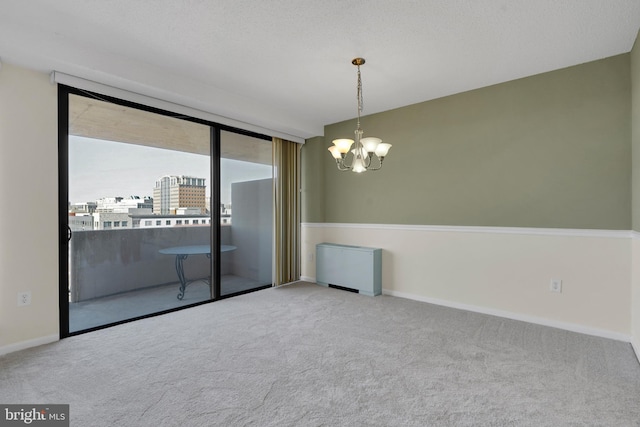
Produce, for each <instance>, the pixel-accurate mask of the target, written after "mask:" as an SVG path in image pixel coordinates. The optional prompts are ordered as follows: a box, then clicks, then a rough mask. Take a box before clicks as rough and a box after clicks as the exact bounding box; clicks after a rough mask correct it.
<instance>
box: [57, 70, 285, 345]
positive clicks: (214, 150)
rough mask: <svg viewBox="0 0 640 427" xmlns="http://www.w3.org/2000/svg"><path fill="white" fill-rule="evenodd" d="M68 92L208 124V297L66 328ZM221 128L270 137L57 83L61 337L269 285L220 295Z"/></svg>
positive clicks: (67, 310) (67, 278) (213, 300)
mask: <svg viewBox="0 0 640 427" xmlns="http://www.w3.org/2000/svg"><path fill="white" fill-rule="evenodd" d="M69 95H78V96H84V97H89V98H94V99H98V100H101V101H105V102H110V103H113V104H116V105H122V106H125V107H128V108H135V109H138V110H142V111H146V112H150V113H155V114H159V115H162V116H167V117H171V118H175V119H181V120H186V121H190V122H194V123H198V124H201V125H205V126H208V127H209V128H210V161H211V167H210V177H209V179H210V182H211V206H210V207H209V209H210V213H211V227H210V230H211V236H210V239H211V244H212V246H213V248H214V249H213V250H212V252H211V266H210V268H211V276H212V277H211V279H212V280H211V282H212V283H211V299H210V300H207V301H201V302H197V303H193V304H189V305H185V306H182V307H176V308H171V309H168V310H163V311H159V312H156V313H151V314H145V315H142V316H137V317H134V318H131V319H125V320H121V321H117V322H114V323H109V324H105V325H101V326H97V327H92V328H88V329H83V330H81V331H74V332H70V331H69V291H68V289H69V237H68V236H69V233H70V228H69V216H68V202H69ZM221 131H228V132H233V133H237V134H241V135H246V136H249V137H252V138H257V139H262V140H265V141H271V140H272V138H271V137H270V136H267V135H263V134H259V133H256V132H252V131H247V130H244V129H239V128H236V127H232V126H228V125H222V124H219V123H214V122H210V121H208V120H203V119H199V118H196V117H191V116H186V115H184V114H179V113H174V112H171V111H168V110H163V109H159V108H155V107H151V106H147V105H143V104H139V103H136V102H132V101H127V100H123V99H120V98H115V97H112V96H109V95H103V94H100V93H96V92H92V91H87V90H83V89H77V88H74V87H71V86H67V85H64V84H60V83H59V84H58V223H59V225H60V226H59V240H60V250H59V277H58V281H59V283H58V288H59V294H58V298H59V301H58V306H59V321H60V338H66V337H69V336H74V335H79V334H83V333H86V332H92V331H95V330H99V329H104V328H108V327H111V326H115V325H119V324H123V323H129V322H133V321H136V320H140V319H145V318H148V317H154V316H158V315H161V314H166V313H170V312H173V311H178V310H183V309H187V308H190V307H195V306H198V305H202V304H208V303H211V302H215V301H218V300H221V299H226V298H229V297H233V296H236V295H239V294H243V293H247V292H252V291H255V290H259V289H264V288H268V287H270V286H263V287H259V288H255V289H252V290H250V291H243V292H238V293H235V294H230V295H224V296H221V295H220V294H221V289H220V288H221V286H220V281H221V268H220V232H221V230H220V227H221V225H220V182H221V181H220V179H221V178H220V157H221V154H220V134H221ZM214 227H215V228H214Z"/></svg>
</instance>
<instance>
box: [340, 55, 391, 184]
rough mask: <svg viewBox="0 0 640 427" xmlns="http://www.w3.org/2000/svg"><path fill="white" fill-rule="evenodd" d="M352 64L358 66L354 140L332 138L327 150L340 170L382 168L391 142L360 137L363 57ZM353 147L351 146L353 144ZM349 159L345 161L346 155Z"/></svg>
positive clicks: (357, 170)
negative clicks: (356, 124) (330, 145)
mask: <svg viewBox="0 0 640 427" xmlns="http://www.w3.org/2000/svg"><path fill="white" fill-rule="evenodd" d="M351 63H352V64H353V65H355V66H356V67H358V94H357V96H358V127H357V128H356V130H355V141H354V140H353V139H348V138H341V139H334V140H333V146H332V147H329V151H330V152H331V155H332V156H333V158H334V159H336V164H337V165H338V169H339V170H341V171H348V170H351V171H353V172H357V173H361V172H366V171H368V170H372V171H375V170H378V169H381V168H382V161H383V160H384V157H385V156H386V155H387V153H388V152H389V149H390V148H391V144H387V143H384V142H382V140H381V139H380V138H376V137H373V136H369V137H366V138H363V137H362V134H363V133H364V132H363V131H362V129H360V113H361V112H362V78H361V77H360V66H361V65H363V64H364V58H355V59H354V60H352V61H351ZM354 142H355V145H354V148H353V149H351V146H352V145H353V144H354ZM349 152H351V154H352V155H351V156H349V160H350V161H347V156H348V154H349ZM374 156H375V157H376V158H377V161H373V157H374Z"/></svg>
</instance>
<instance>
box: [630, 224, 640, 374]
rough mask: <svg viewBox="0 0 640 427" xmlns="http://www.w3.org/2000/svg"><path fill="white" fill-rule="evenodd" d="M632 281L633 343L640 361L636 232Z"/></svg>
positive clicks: (639, 241)
mask: <svg viewBox="0 0 640 427" xmlns="http://www.w3.org/2000/svg"><path fill="white" fill-rule="evenodd" d="M632 245H633V250H632V276H631V277H632V281H631V344H633V348H634V350H635V351H636V356H638V361H640V234H639V233H634V238H633V242H632Z"/></svg>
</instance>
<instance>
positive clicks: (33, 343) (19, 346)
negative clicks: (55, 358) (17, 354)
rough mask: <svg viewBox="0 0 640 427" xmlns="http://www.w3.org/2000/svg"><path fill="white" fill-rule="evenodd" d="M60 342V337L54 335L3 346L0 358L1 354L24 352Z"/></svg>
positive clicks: (0, 348) (0, 350)
mask: <svg viewBox="0 0 640 427" xmlns="http://www.w3.org/2000/svg"><path fill="white" fill-rule="evenodd" d="M59 340H60V336H59V335H58V334H55V335H47V336H46V337H40V338H34V339H32V340H27V341H21V342H17V343H15V344H9V345H5V346H3V347H0V356H2V355H3V354H9V353H13V352H14V351H20V350H25V349H27V348H31V347H37V346H39V345H44V344H50V343H52V342H56V341H59Z"/></svg>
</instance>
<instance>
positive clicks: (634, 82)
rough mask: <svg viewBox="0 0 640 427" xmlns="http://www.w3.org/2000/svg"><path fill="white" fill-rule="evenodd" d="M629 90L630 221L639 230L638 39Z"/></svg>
mask: <svg viewBox="0 0 640 427" xmlns="http://www.w3.org/2000/svg"><path fill="white" fill-rule="evenodd" d="M631 91H632V92H631V146H632V151H633V156H632V159H633V179H632V194H633V197H632V202H633V209H632V218H633V219H632V222H633V229H634V230H635V231H640V46H638V39H636V43H635V45H634V47H633V50H632V51H631Z"/></svg>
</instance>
